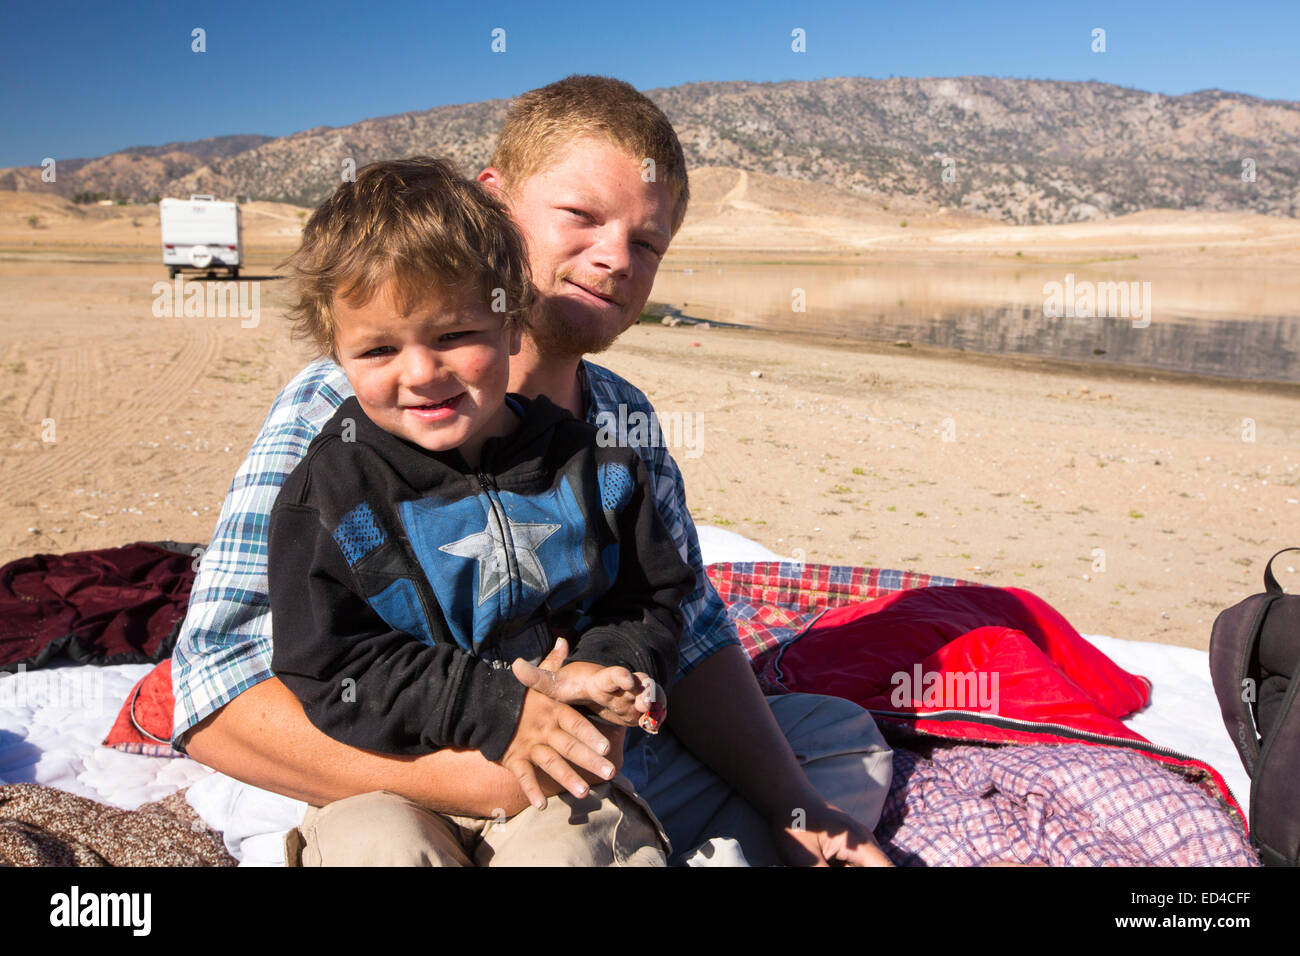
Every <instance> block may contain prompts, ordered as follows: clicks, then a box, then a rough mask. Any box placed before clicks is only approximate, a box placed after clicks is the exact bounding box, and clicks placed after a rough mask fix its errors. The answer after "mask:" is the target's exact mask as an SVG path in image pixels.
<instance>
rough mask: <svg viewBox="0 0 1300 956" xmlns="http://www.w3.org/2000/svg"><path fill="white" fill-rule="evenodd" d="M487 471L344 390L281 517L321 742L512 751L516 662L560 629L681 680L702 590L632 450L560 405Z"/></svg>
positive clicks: (276, 523) (279, 503) (613, 657)
mask: <svg viewBox="0 0 1300 956" xmlns="http://www.w3.org/2000/svg"><path fill="white" fill-rule="evenodd" d="M507 401H508V402H510V403H511V407H512V408H513V409H514V410H515V412H516V413H517V414H519V416H520V418H521V419H522V421H521V422H520V423H519V426H518V427H517V428H516V429H515V431H514V432H513V433H511V434H510V435H507V436H503V437H499V438H491V439H489V440H488V441H487V442H485V443H484V447H483V451H482V455H481V459H482V460H481V464H480V466H479V468H477V469H475V468H471V467H470V466H469V465H468V464H467V463H466V461H465V459H464V458H463V457H462V456H461V454H460V453H459V451H456V450H452V451H447V452H430V451H427V450H425V449H423V448H421V447H419V446H417V445H415V444H413V443H410V442H408V441H406V440H405V439H401V438H398V437H397V436H395V435H392V434H390V433H388V432H386V431H384V430H383V429H381V428H380V427H378V426H377V425H375V424H374V423H373V422H372V421H371V420H370V419H369V418H368V417H367V416H366V414H365V413H364V412H363V411H362V409H361V406H360V404H359V403H358V402H357V400H356V398H355V397H353V398H349V399H347V400H346V401H345V402H344V403H343V404H342V405H341V406H340V407H339V409H338V411H337V412H336V413H335V415H334V417H333V418H332V419H331V420H330V422H329V423H328V424H327V425H326V426H325V428H324V429H322V431H321V433H320V434H319V435H318V436H317V437H316V439H315V440H314V441H313V442H312V444H311V446H310V447H309V448H308V450H307V456H306V457H305V458H304V459H303V461H302V462H300V463H299V465H298V467H297V468H295V469H294V471H293V472H292V473H291V474H290V475H289V477H288V478H287V479H286V480H285V483H284V486H283V487H282V488H281V490H280V494H279V497H278V498H277V499H276V502H275V506H274V508H273V509H272V512H271V530H270V540H269V545H268V547H269V553H268V590H269V593H270V603H271V615H272V625H271V633H272V658H271V666H272V670H273V671H274V672H275V674H276V676H278V677H279V678H280V679H281V680H282V681H283V682H284V683H285V685H286V686H288V687H289V689H290V690H292V691H293V692H294V694H296V695H297V697H298V698H299V700H301V701H302V703H303V707H304V709H305V711H306V714H307V717H308V719H309V720H311V722H312V723H313V724H314V725H315V726H316V727H318V728H319V729H320V730H322V731H323V732H324V733H326V734H328V735H329V736H331V737H333V738H334V739H336V740H339V741H341V742H343V743H345V744H349V745H350V746H353V747H358V748H361V749H363V750H370V751H376V752H380V753H388V754H399V755H411V754H422V753H428V752H431V751H433V750H436V749H438V748H441V747H457V748H468V749H474V750H478V751H480V752H481V753H482V754H483V755H484V756H485V757H487V758H488V759H489V760H500V758H501V756H502V755H503V754H504V753H505V750H506V747H507V745H508V744H509V742H510V740H511V738H512V737H513V736H514V733H515V727H516V725H517V724H518V722H519V714H520V711H521V709H522V707H523V699H524V691H525V688H524V687H523V685H522V684H520V683H519V682H518V681H517V680H516V679H515V678H514V675H513V674H512V673H511V671H510V666H509V665H510V663H511V661H512V659H513V657H515V656H523V657H527V658H531V659H533V660H534V662H535V661H536V659H537V658H538V657H539V656H541V654H542V653H544V652H545V650H546V649H547V648H548V647H549V645H550V643H551V641H552V639H553V636H554V635H557V634H560V635H564V636H565V637H567V638H568V639H569V643H570V647H571V648H572V653H571V654H570V656H569V658H568V659H569V660H570V661H590V662H593V663H597V664H600V665H602V666H610V665H620V666H624V667H627V668H629V669H630V670H633V671H642V672H644V673H646V674H649V675H650V676H651V677H653V678H654V679H655V680H656V681H658V682H659V683H660V685H661V686H663V687H665V688H667V687H668V686H669V683H670V682H671V680H672V678H673V676H674V675H675V674H676V670H677V656H678V642H679V640H680V638H681V631H682V615H681V611H680V604H681V601H682V599H683V598H684V597H685V596H686V595H687V594H689V593H690V591H691V589H692V588H693V587H694V585H695V576H694V574H693V572H692V571H691V569H690V567H689V566H688V565H687V564H686V563H685V562H684V561H683V560H682V557H681V555H680V554H679V553H678V551H677V549H676V547H675V546H674V544H673V541H672V538H671V537H670V536H669V534H668V531H667V529H666V528H665V527H664V524H663V521H662V520H661V519H660V517H659V514H658V511H657V510H656V508H655V502H654V495H653V493H652V490H651V488H650V479H649V476H648V474H647V472H646V469H645V465H644V464H643V462H642V461H641V458H640V456H639V455H638V454H637V453H636V452H635V450H633V449H631V448H620V447H601V445H600V443H598V442H597V434H598V433H597V430H596V429H595V427H594V426H592V425H590V424H588V423H587V422H583V421H579V420H578V419H576V418H574V417H573V416H572V415H570V414H569V413H568V412H567V411H566V410H564V409H561V408H559V407H558V406H556V405H555V404H553V403H552V402H550V401H549V400H548V399H546V398H545V397H539V398H537V399H534V400H529V399H526V398H524V397H522V396H519V395H511V396H509V397H508V399H507Z"/></svg>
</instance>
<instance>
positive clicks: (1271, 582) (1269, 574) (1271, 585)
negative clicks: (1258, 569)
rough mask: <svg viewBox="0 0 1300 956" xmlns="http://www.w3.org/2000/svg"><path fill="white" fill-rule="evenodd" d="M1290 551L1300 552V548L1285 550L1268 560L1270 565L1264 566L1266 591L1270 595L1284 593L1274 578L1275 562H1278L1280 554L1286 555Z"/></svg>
mask: <svg viewBox="0 0 1300 956" xmlns="http://www.w3.org/2000/svg"><path fill="white" fill-rule="evenodd" d="M1288 551H1300V548H1283V549H1282V550H1281V551H1279V552H1278V553H1277V554H1275V555H1273V557H1271V558H1269V559H1268V564H1266V565H1264V590H1265V591H1267V592H1268V593H1269V594H1281V593H1282V585H1280V584H1278V583H1277V578H1275V577H1273V562H1274V561H1276V560H1277V557H1278V554H1286V553H1287V552H1288Z"/></svg>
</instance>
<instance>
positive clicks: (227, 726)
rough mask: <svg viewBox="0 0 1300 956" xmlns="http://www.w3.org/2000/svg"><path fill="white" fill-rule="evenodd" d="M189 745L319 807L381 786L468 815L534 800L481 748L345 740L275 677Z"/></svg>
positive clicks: (211, 761) (512, 809) (205, 726)
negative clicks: (381, 747) (397, 747)
mask: <svg viewBox="0 0 1300 956" xmlns="http://www.w3.org/2000/svg"><path fill="white" fill-rule="evenodd" d="M185 746H186V750H187V752H188V753H189V755H190V756H191V757H193V758H194V759H195V760H197V761H199V762H200V763H203V764H206V765H207V766H209V767H212V768H213V769H214V770H219V771H220V772H222V773H224V774H226V775H228V776H231V777H234V778H235V779H236V780H242V781H243V782H245V783H249V784H252V785H253V786H255V787H260V788H262V789H264V790H270V791H273V792H275V793H281V794H284V795H285V796H288V797H292V798H294V799H296V800H305V801H307V802H308V803H311V804H314V805H317V806H323V805H324V804H327V803H330V802H332V801H334V800H341V799H343V798H344V797H351V796H355V795H356V794H360V793H370V792H372V791H376V790H390V791H392V792H394V793H398V794H401V795H402V796H404V797H408V798H409V799H411V800H414V801H416V802H417V803H420V804H423V805H424V806H427V807H429V808H430V809H433V810H436V811H439V812H442V813H456V814H463V815H467V816H482V817H489V816H493V815H495V814H496V812H497V811H498V810H503V811H504V812H505V814H506V815H507V816H513V815H514V814H515V813H518V812H519V811H520V810H522V809H523V808H524V807H526V806H527V805H528V799H527V798H526V797H525V796H524V793H523V791H522V790H521V789H520V787H519V783H518V781H517V780H516V779H515V777H514V775H513V774H512V773H511V772H510V771H508V770H506V769H505V768H504V767H502V766H499V765H498V764H495V763H492V762H491V761H489V760H487V759H486V758H485V757H484V756H483V755H482V754H480V753H478V752H477V751H461V750H439V751H436V752H435V753H431V754H425V755H423V756H420V757H393V756H388V755H384V754H377V753H371V752H369V751H365V750H357V749H355V748H353V747H349V746H347V745H346V744H342V743H339V742H338V741H337V740H334V739H333V738H331V737H329V736H327V735H326V734H324V733H322V732H321V731H320V730H318V729H317V728H316V727H315V726H313V725H312V723H311V722H310V721H309V720H308V719H307V717H306V715H305V714H304V713H303V709H302V704H301V703H300V702H299V701H298V699H297V698H296V697H295V696H294V695H293V693H292V692H291V691H290V690H289V689H288V688H287V687H285V686H284V684H282V683H281V682H280V681H279V680H278V679H276V678H271V679H270V680H265V681H262V682H261V683H260V684H257V685H256V686H254V687H251V688H249V689H248V690H246V691H244V692H243V693H242V694H240V695H239V696H238V697H236V698H235V699H234V700H232V701H231V702H230V703H228V704H226V706H225V707H223V708H222V709H221V710H219V711H217V713H215V714H213V715H212V716H211V717H209V718H208V719H207V720H205V721H203V722H202V723H200V724H199V725H198V726H197V727H195V728H194V730H192V731H191V732H190V734H189V737H188V738H187V741H186V745H185ZM550 782H551V781H550V780H549V778H547V780H544V781H543V785H544V786H545V784H547V783H550Z"/></svg>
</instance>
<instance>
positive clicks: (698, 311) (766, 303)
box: [651, 260, 1300, 382]
mask: <svg viewBox="0 0 1300 956" xmlns="http://www.w3.org/2000/svg"><path fill="white" fill-rule="evenodd" d="M1051 283H1057V284H1058V285H1059V289H1053V287H1052V286H1051V285H1050V284H1051ZM1109 283H1125V284H1127V285H1128V290H1127V291H1128V292H1129V297H1128V302H1127V305H1126V304H1125V301H1124V299H1123V298H1121V297H1120V296H1119V295H1118V294H1117V293H1118V289H1117V287H1116V286H1112V285H1106V284H1109ZM1089 287H1090V288H1091V291H1092V292H1094V293H1095V296H1094V303H1093V308H1092V311H1094V312H1103V313H1108V314H1103V315H1100V316H1090V315H1087V314H1086V313H1087V311H1088V291H1089ZM651 299H652V301H653V302H656V303H664V304H666V305H668V306H670V307H671V308H672V310H673V311H675V312H677V313H679V314H681V315H684V316H687V317H690V318H697V319H702V320H708V321H712V322H724V323H732V324H740V325H746V326H752V327H755V328H763V329H772V330H777V331H783V332H805V333H810V334H814V335H832V336H847V337H849V338H859V339H865V340H876V341H899V340H905V341H907V342H910V343H912V344H915V345H927V346H934V347H938V348H945V349H961V350H966V351H971V352H984V353H991V354H1023V355H1034V356H1041V357H1047V358H1058V359H1067V360H1071V361H1084V362H1095V363H1099V364H1107V365H1121V366H1128V367H1137V368H1151V369H1160V370H1164V371H1171V372H1181V373H1187V374H1194V375H1208V376H1215V377H1223V378H1234V379H1252V380H1257V381H1274V382H1300V276H1295V275H1291V274H1288V273H1285V272H1282V271H1281V270H1277V269H1270V270H1262V269H1261V270H1249V269H1242V268H1235V269H1222V270H1204V269H1202V270H1188V269H1170V268H1163V269H1156V268H1151V267H1142V266H1140V264H1139V263H1129V262H1125V261H1122V260H1121V261H1118V262H1116V261H1111V262H1100V263H1091V264H1090V263H1080V264H1053V265H1042V264H1034V265H1025V266H1021V265H1019V264H1010V265H1006V266H1003V265H987V266H981V265H953V264H950V263H945V264H940V265H933V264H930V265H927V264H892V263H883V264H871V265H862V266H856V265H838V264H836V265H830V264H800V263H774V264H726V263H709V262H701V263H695V264H674V265H673V266H671V267H665V268H662V269H660V272H659V277H658V279H657V281H656V283H655V289H654V293H653V295H652V296H651ZM1067 304H1068V305H1071V306H1074V307H1076V308H1077V312H1076V309H1071V310H1070V311H1071V312H1072V313H1075V314H1062V315H1059V316H1056V317H1054V316H1049V315H1045V314H1044V313H1045V311H1050V310H1051V307H1052V306H1054V305H1055V306H1057V307H1058V309H1057V311H1059V312H1065V311H1066V309H1065V308H1064V306H1065V305H1067ZM801 307H802V309H801ZM1078 313H1083V314H1078Z"/></svg>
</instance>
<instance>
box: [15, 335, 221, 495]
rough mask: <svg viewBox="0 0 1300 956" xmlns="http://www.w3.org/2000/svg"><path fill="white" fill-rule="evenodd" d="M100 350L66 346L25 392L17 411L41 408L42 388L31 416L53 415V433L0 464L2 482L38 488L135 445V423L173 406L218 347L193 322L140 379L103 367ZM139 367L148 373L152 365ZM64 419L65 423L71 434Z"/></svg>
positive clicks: (137, 431)
mask: <svg viewBox="0 0 1300 956" xmlns="http://www.w3.org/2000/svg"><path fill="white" fill-rule="evenodd" d="M100 351H101V350H100V349H95V348H82V349H68V350H65V351H63V352H60V353H58V354H57V355H56V356H55V358H54V361H53V362H52V363H51V365H52V367H50V368H47V369H46V371H45V373H44V375H43V376H42V378H41V380H40V381H39V382H38V383H37V385H36V387H35V389H34V390H33V392H32V395H31V397H30V398H29V399H28V401H27V403H26V405H25V408H24V417H25V418H27V416H28V415H29V414H31V412H32V410H33V409H37V410H39V409H40V408H41V404H42V402H41V396H42V395H43V394H44V392H45V390H46V389H48V390H49V397H48V399H46V400H45V402H44V404H45V412H44V414H41V415H38V416H36V419H35V420H36V421H38V422H39V421H41V420H43V419H45V418H53V419H54V422H55V428H56V432H55V435H56V439H57V440H56V441H55V443H54V445H53V447H47V448H42V449H40V450H39V452H38V454H35V455H30V456H25V458H24V459H20V460H17V461H14V460H10V461H6V462H4V463H3V465H0V483H3V485H4V487H6V488H7V489H11V490H14V491H17V490H18V489H20V488H21V489H26V490H28V491H30V492H33V493H39V491H40V490H41V489H42V488H48V487H50V486H52V485H55V484H58V483H60V482H63V481H67V480H72V479H76V478H78V477H79V476H80V475H82V474H83V473H84V472H86V471H88V470H90V469H93V468H94V467H95V466H97V465H100V464H102V463H104V462H105V461H107V460H108V459H109V458H111V457H112V456H113V455H115V454H117V453H119V452H121V451H122V450H123V449H124V448H130V447H131V446H132V445H134V444H136V441H135V439H138V438H139V436H140V434H141V426H142V425H144V424H145V423H147V422H149V421H152V420H153V419H155V418H157V417H158V415H159V414H160V412H161V411H162V410H163V409H172V410H174V409H176V408H177V406H178V404H179V401H178V399H181V398H182V396H185V395H187V394H188V391H189V389H190V388H191V387H192V386H193V385H194V383H195V382H197V381H198V379H199V377H200V376H201V375H202V374H203V372H204V370H205V369H206V368H208V367H209V366H210V365H211V364H212V362H213V361H214V360H215V359H216V357H217V356H218V354H219V353H220V351H221V341H220V338H219V336H218V335H217V333H216V332H214V331H212V330H210V329H204V328H199V329H196V330H195V331H194V332H193V333H192V334H190V335H189V336H187V337H186V338H185V340H184V341H182V342H181V345H180V347H179V349H178V350H177V351H176V354H175V355H174V356H173V357H172V358H171V360H170V361H169V362H167V363H166V365H165V366H163V368H162V369H161V371H160V373H159V374H157V375H156V376H155V377H152V378H147V379H145V378H143V377H141V376H140V375H139V373H138V372H137V371H136V370H134V369H131V368H122V369H119V370H116V374H114V371H113V370H109V369H108V368H106V363H105V362H104V360H103V356H102V355H100V354H99V353H100ZM145 371H146V372H147V373H148V374H149V375H154V373H155V372H158V371H159V370H154V369H149V370H145ZM112 395H122V396H123V397H124V400H123V401H119V402H113V401H112V399H111V396H112ZM27 420H28V421H31V420H32V419H30V418H28V419H27ZM64 425H67V426H71V434H69V433H68V431H65V430H64V428H63V426H64Z"/></svg>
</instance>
